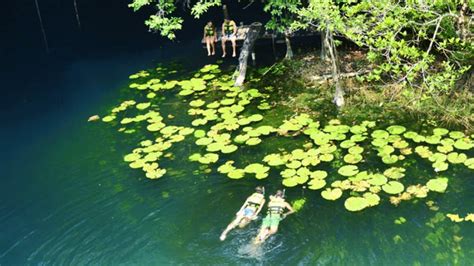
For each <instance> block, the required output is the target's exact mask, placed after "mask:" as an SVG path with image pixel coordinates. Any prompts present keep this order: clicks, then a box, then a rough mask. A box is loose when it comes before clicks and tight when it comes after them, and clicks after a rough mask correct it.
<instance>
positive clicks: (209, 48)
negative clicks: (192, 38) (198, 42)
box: [206, 37, 211, 56]
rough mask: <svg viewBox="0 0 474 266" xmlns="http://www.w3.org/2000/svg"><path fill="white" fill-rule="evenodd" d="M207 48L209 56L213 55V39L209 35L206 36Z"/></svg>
mask: <svg viewBox="0 0 474 266" xmlns="http://www.w3.org/2000/svg"><path fill="white" fill-rule="evenodd" d="M206 48H207V56H210V55H211V41H210V40H209V38H208V37H206Z"/></svg>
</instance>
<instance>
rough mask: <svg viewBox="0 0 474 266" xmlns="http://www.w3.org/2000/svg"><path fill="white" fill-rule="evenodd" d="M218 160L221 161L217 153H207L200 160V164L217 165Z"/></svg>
mask: <svg viewBox="0 0 474 266" xmlns="http://www.w3.org/2000/svg"><path fill="white" fill-rule="evenodd" d="M217 160H219V155H218V154H216V153H207V154H205V155H204V156H202V157H201V158H199V162H200V163H202V164H211V163H215V162H217Z"/></svg>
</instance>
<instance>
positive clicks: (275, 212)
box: [262, 199, 285, 227]
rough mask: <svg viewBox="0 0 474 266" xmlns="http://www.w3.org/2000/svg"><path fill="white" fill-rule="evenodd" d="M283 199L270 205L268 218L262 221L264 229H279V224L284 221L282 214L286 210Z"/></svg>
mask: <svg viewBox="0 0 474 266" xmlns="http://www.w3.org/2000/svg"><path fill="white" fill-rule="evenodd" d="M284 202H285V201H284V200H283V199H274V200H271V201H270V202H269V203H268V212H267V216H266V217H265V218H264V219H263V221H262V226H263V227H278V224H279V223H280V221H281V220H282V215H281V214H282V213H283V210H284V209H285V205H284V204H283V203H284Z"/></svg>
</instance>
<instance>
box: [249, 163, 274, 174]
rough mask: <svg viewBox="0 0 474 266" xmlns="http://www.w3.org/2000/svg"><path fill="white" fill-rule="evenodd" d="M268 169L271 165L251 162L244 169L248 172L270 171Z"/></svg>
mask: <svg viewBox="0 0 474 266" xmlns="http://www.w3.org/2000/svg"><path fill="white" fill-rule="evenodd" d="M268 170H270V167H268V166H265V165H263V164H260V163H253V164H249V165H247V166H246V167H245V169H244V171H245V172H246V173H265V172H268Z"/></svg>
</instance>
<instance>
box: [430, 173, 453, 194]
mask: <svg viewBox="0 0 474 266" xmlns="http://www.w3.org/2000/svg"><path fill="white" fill-rule="evenodd" d="M426 187H428V189H429V190H431V191H435V192H439V193H444V192H445V191H446V188H447V187H448V179H447V178H446V177H438V178H435V179H431V180H430V181H428V183H426Z"/></svg>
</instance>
